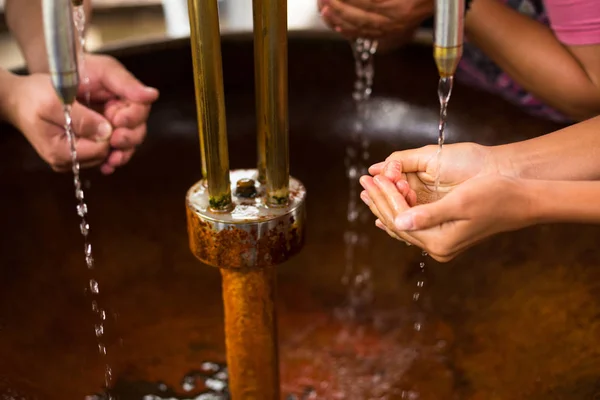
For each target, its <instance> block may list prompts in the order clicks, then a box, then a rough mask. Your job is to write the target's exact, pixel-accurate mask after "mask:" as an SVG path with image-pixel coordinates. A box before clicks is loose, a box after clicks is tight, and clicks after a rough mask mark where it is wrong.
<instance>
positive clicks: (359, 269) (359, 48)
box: [338, 39, 377, 320]
mask: <svg viewBox="0 0 600 400" xmlns="http://www.w3.org/2000/svg"><path fill="white" fill-rule="evenodd" d="M376 51H377V41H372V40H368V39H357V40H356V41H355V42H354V43H353V44H352V52H353V54H354V61H355V72H356V81H355V83H354V91H353V94H352V97H353V99H354V102H355V105H356V122H355V126H354V129H353V132H352V134H351V138H350V143H349V144H348V146H347V147H346V157H345V165H346V176H347V178H348V185H349V194H348V209H347V221H348V228H347V230H346V232H345V233H344V241H345V243H346V251H345V263H346V267H345V271H344V275H343V277H342V283H343V284H344V285H345V286H346V287H347V288H348V298H347V301H348V304H347V307H346V308H344V309H343V310H338V316H340V317H342V318H346V319H349V320H354V319H356V318H357V317H358V316H359V314H361V313H362V312H363V311H364V309H365V308H366V307H368V306H369V305H370V304H371V302H372V299H373V283H372V279H371V267H370V265H369V262H370V261H369V257H368V248H369V238H368V236H367V234H365V233H364V227H365V224H366V223H367V221H368V216H369V214H368V213H367V211H368V209H366V206H365V205H364V204H363V202H362V201H361V200H360V197H359V193H360V187H359V186H360V185H359V182H358V179H359V178H360V176H361V175H365V174H366V173H367V168H368V166H367V165H368V164H367V163H368V161H369V140H368V138H367V137H365V136H364V123H365V121H366V120H368V118H369V115H368V109H367V107H366V102H367V101H368V100H369V98H370V96H371V93H372V86H373V77H374V66H373V56H374V54H375V52H376Z"/></svg>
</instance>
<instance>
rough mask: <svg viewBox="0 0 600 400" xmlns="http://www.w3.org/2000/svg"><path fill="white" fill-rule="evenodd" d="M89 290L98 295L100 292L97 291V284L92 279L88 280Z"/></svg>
mask: <svg viewBox="0 0 600 400" xmlns="http://www.w3.org/2000/svg"><path fill="white" fill-rule="evenodd" d="M90 290H91V291H92V293H94V294H98V293H99V292H100V291H99V289H98V282H96V281H95V280H94V279H90Z"/></svg>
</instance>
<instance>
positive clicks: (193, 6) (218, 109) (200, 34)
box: [188, 0, 231, 211]
mask: <svg viewBox="0 0 600 400" xmlns="http://www.w3.org/2000/svg"><path fill="white" fill-rule="evenodd" d="M188 8H189V15H190V32H191V35H190V37H191V41H192V61H193V66H194V85H195V89H196V109H197V113H198V130H199V134H200V150H201V153H202V159H203V161H202V170H203V176H204V177H205V178H206V180H207V183H208V193H209V197H210V206H211V208H212V209H213V210H215V211H225V210H228V209H229V208H230V207H231V188H230V182H229V154H228V148H227V125H226V121H225V95H224V88H223V67H222V60H221V35H220V31H219V8H218V5H217V0H188Z"/></svg>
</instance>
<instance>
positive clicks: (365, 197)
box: [360, 192, 371, 206]
mask: <svg viewBox="0 0 600 400" xmlns="http://www.w3.org/2000/svg"><path fill="white" fill-rule="evenodd" d="M360 199H361V200H362V201H363V202H364V203H365V204H366V205H367V206H370V205H371V202H370V201H369V196H368V195H367V193H366V192H361V193H360Z"/></svg>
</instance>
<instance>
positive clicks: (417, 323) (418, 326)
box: [414, 322, 421, 332]
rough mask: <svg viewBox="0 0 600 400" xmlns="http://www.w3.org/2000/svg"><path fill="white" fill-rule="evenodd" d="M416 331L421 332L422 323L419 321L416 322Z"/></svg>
mask: <svg viewBox="0 0 600 400" xmlns="http://www.w3.org/2000/svg"><path fill="white" fill-rule="evenodd" d="M414 327H415V331H417V332H419V331H420V330H421V324H420V323H419V322H415V325H414Z"/></svg>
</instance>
